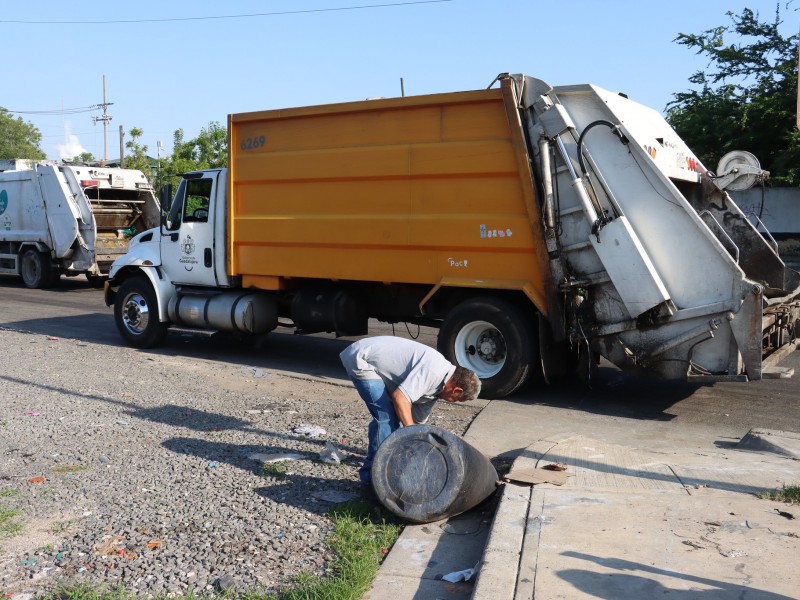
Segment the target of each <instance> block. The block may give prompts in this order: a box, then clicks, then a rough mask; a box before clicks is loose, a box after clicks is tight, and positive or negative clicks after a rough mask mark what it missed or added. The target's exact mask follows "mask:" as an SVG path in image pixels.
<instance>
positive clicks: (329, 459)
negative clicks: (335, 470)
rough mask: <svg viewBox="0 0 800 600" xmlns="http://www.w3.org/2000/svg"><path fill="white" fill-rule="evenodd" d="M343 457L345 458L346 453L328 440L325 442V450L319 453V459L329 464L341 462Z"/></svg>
mask: <svg viewBox="0 0 800 600" xmlns="http://www.w3.org/2000/svg"><path fill="white" fill-rule="evenodd" d="M345 458H347V453H346V452H345V451H344V450H341V449H339V448H337V447H336V446H334V445H333V444H331V443H330V442H325V450H323V451H322V452H320V453H319V459H320V460H321V461H322V462H324V463H328V464H331V465H338V464H341V462H342V461H343V460H344V459H345Z"/></svg>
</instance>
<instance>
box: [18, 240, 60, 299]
mask: <svg viewBox="0 0 800 600" xmlns="http://www.w3.org/2000/svg"><path fill="white" fill-rule="evenodd" d="M19 274H20V275H21V276H22V282H23V283H24V284H25V287H28V288H31V289H36V288H43V287H47V286H49V285H52V284H53V267H52V265H51V264H50V257H49V256H47V255H46V254H44V253H43V252H39V251H38V250H36V249H35V248H28V249H27V250H25V251H24V252H23V253H22V257H21V258H20V265H19Z"/></svg>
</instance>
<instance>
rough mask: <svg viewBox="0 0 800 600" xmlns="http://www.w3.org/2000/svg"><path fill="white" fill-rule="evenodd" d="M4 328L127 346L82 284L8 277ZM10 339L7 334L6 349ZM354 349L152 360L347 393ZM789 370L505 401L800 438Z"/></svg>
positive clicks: (276, 336)
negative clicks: (347, 360) (344, 365)
mask: <svg viewBox="0 0 800 600" xmlns="http://www.w3.org/2000/svg"><path fill="white" fill-rule="evenodd" d="M0 327H4V328H10V329H15V330H20V331H28V332H34V333H38V334H42V335H47V336H54V337H60V338H72V339H77V340H81V341H84V342H89V343H94V344H104V345H109V346H120V345H122V344H123V343H122V339H121V338H120V337H119V335H118V333H117V330H116V328H115V326H114V319H113V311H112V309H111V308H108V307H106V306H105V304H104V302H103V294H102V291H101V290H97V289H94V288H92V287H91V286H90V285H89V284H88V282H86V280H85V279H84V278H82V277H78V278H72V279H67V278H62V284H61V286H60V287H59V288H55V289H50V290H29V289H27V288H25V287H24V286H23V285H22V283H21V281H20V280H19V279H18V278H15V277H11V276H0ZM394 330H395V333H397V334H398V335H402V336H404V337H415V336H417V334H418V329H417V327H416V326H409V328H406V327H405V326H404V325H397V326H395V328H394ZM287 331H288V330H287ZM387 333H389V334H391V333H392V328H391V326H387V325H383V324H380V325H377V326H376V328H375V330H374V331H371V334H373V335H375V334H387ZM420 333H421V335H420V339H421V340H422V341H425V342H427V343H431V344H433V343H434V342H435V337H434V335H435V332H433V331H432V330H427V331H426V330H424V329H423V331H422V332H420ZM2 336H3V334H2V330H0V340H2ZM348 341H349V340H348V339H347V338H341V339H335V338H333V336H330V335H316V336H296V335H293V334H291V333H288V332H287V333H279V332H276V333H272V334H270V335H269V336H267V337H266V341H265V343H264V344H263V346H262V347H261V348H259V349H258V350H255V351H254V350H250V349H247V348H243V347H242V346H241V344H237V343H236V342H233V341H229V340H227V339H225V338H221V339H217V338H211V339H204V338H197V337H184V336H176V335H170V336H169V337H168V339H167V341H166V343H165V344H164V345H163V346H161V347H159V348H157V349H154V350H147V351H146V352H148V353H152V354H156V355H158V354H163V355H176V354H178V355H183V356H189V357H192V356H194V357H198V358H204V359H209V358H211V359H213V360H218V361H223V362H227V363H232V364H243V365H250V366H258V367H262V368H268V369H274V370H280V371H286V372H289V373H297V374H305V375H315V376H319V377H324V378H326V379H329V380H340V381H341V382H342V383H346V381H345V380H344V373H343V372H342V369H341V364H340V363H339V360H338V354H339V352H340V351H341V350H342V349H343V348H344V347H345V346H346V344H347V343H348ZM4 351H5V352H6V353H7V354H6V356H9V357H13V349H9V348H4ZM782 365H783V366H788V367H794V368H795V370H796V373H797V374H796V375H795V377H794V378H792V379H772V380H762V381H755V382H748V383H740V382H717V383H714V384H706V385H702V384H698V383H691V384H687V383H671V382H660V381H645V380H640V379H637V378H634V377H630V376H627V375H624V374H622V373H621V372H619V371H618V370H617V369H615V368H613V367H611V366H605V367H601V368H600V370H599V373H598V376H597V377H596V378H595V380H594V382H593V385H592V389H591V390H586V389H585V388H582V387H580V386H578V385H574V384H569V383H564V384H559V385H554V386H548V387H544V388H528V389H523V390H522V391H521V392H520V393H518V394H516V395H514V396H513V397H511V398H509V399H507V400H506V401H507V402H510V403H535V404H540V405H542V406H546V407H549V408H552V409H556V410H557V411H558V412H559V414H560V415H561V416H564V417H565V418H566V419H567V421H568V419H569V414H570V412H569V411H574V412H575V414H577V415H580V418H581V419H584V418H586V417H587V416H588V415H592V414H596V415H598V416H604V417H618V418H622V419H624V420H625V422H626V423H630V422H636V421H640V422H643V423H644V422H649V423H665V422H669V423H671V424H673V425H674V426H675V427H692V428H700V429H702V428H708V430H709V431H710V430H714V431H715V432H716V434H719V433H720V431H723V432H729V433H730V435H731V436H736V435H742V434H743V433H746V432H747V431H748V430H749V429H750V428H753V427H758V428H766V429H776V430H783V431H794V432H800V352H795V353H793V354H791V355H790V356H789V357H788V358H786V359H785V360H784V361H783V363H782ZM109 368H110V369H124V368H125V366H124V365H110V366H109Z"/></svg>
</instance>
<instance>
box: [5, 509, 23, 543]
mask: <svg viewBox="0 0 800 600" xmlns="http://www.w3.org/2000/svg"><path fill="white" fill-rule="evenodd" d="M18 514H19V513H18V512H17V511H16V510H11V509H10V508H6V507H5V506H3V505H2V504H0V538H4V537H10V536H12V535H14V534H15V533H17V532H19V530H20V529H22V525H20V524H19V523H17V522H16V521H14V517H16V516H17V515H18Z"/></svg>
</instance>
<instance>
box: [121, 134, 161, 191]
mask: <svg viewBox="0 0 800 600" xmlns="http://www.w3.org/2000/svg"><path fill="white" fill-rule="evenodd" d="M128 135H129V136H131V139H130V140H128V141H127V142H125V148H126V149H127V150H128V153H127V154H126V155H125V160H124V163H123V166H124V167H125V168H126V169H137V170H139V171H141V172H142V173H144V175H145V177H147V180H148V181H150V182H152V181H153V176H154V173H153V169H152V167H151V165H150V158H149V157H148V156H147V146H145V145H144V144H142V143H141V142H140V141H139V138H141V137H142V135H144V132H143V131H142V130H141V129H139V128H138V127H132V128H131V130H130V131H128Z"/></svg>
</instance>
